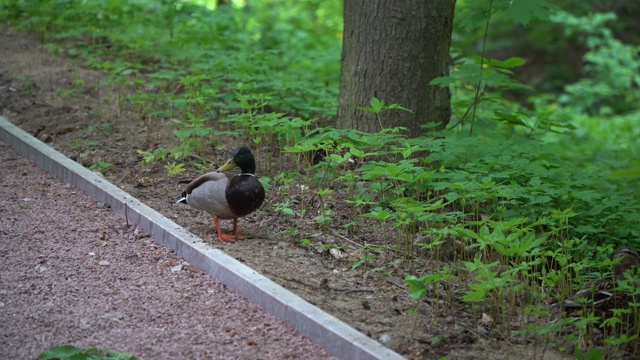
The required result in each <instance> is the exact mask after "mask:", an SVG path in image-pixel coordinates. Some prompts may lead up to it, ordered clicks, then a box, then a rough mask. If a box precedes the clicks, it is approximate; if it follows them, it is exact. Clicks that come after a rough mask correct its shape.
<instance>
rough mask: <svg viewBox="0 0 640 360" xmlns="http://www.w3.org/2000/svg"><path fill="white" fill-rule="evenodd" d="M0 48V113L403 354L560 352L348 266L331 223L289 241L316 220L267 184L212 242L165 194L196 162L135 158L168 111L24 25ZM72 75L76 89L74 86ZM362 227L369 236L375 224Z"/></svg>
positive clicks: (551, 355) (225, 145)
mask: <svg viewBox="0 0 640 360" xmlns="http://www.w3.org/2000/svg"><path fill="white" fill-rule="evenodd" d="M0 52H1V53H2V54H3V56H2V57H1V58H0V115H2V116H5V117H6V118H8V119H9V120H10V121H12V122H13V123H14V124H16V125H17V126H19V127H21V128H22V129H23V130H25V131H27V132H28V133H30V134H32V135H33V136H35V137H37V138H39V139H40V140H42V141H44V142H45V143H47V144H49V146H51V147H53V148H55V149H56V150H58V151H60V152H62V153H63V154H65V155H66V156H68V157H69V158H71V159H73V160H75V161H77V162H79V163H81V164H83V165H85V166H87V167H88V166H90V165H92V164H94V163H96V162H97V161H103V162H106V163H111V164H113V166H112V167H109V168H107V169H105V171H104V175H105V177H106V178H107V179H108V180H109V181H111V182H112V183H114V184H115V185H117V186H118V187H120V188H122V189H123V190H125V191H126V192H128V193H130V194H131V195H132V196H134V197H136V198H138V199H139V200H140V201H142V202H144V203H146V204H147V205H149V206H151V207H152V208H154V209H155V210H157V211H159V212H160V213H162V214H163V215H165V216H167V217H168V218H170V219H172V220H174V221H175V222H177V223H178V224H180V225H182V226H184V227H185V228H187V229H188V230H189V231H191V232H193V233H194V234H196V235H197V236H199V237H201V238H202V239H204V240H205V241H207V242H208V243H210V244H211V246H213V247H215V248H218V249H222V250H224V251H225V252H226V253H227V254H229V255H230V256H232V257H234V258H236V259H237V260H239V261H241V262H243V263H245V264H246V265H248V266H250V267H251V268H253V269H255V270H256V271H258V272H260V273H262V274H263V275H265V276H267V277H269V278H271V279H272V280H273V281H275V282H277V283H279V284H280V285H282V286H283V287H285V288H287V289H289V290H290V291H292V292H294V293H296V294H297V295H299V296H301V297H302V298H304V299H306V300H307V301H309V302H310V303H312V304H314V305H316V306H318V307H320V308H322V309H323V310H325V311H327V312H329V313H331V314H332V315H334V316H336V317H337V318H339V319H341V320H342V321H344V322H346V323H347V324H349V325H350V326H352V327H354V328H355V329H357V330H359V331H361V332H362V333H364V334H366V335H368V336H370V337H371V338H373V339H375V340H377V341H380V342H381V343H383V344H385V345H386V346H388V347H389V348H391V349H393V350H395V351H397V352H398V353H400V354H402V355H403V356H406V357H407V358H410V359H422V358H430V359H435V358H440V357H447V358H449V359H486V358H491V359H513V358H520V359H534V358H535V359H561V358H565V357H564V356H563V355H562V354H559V353H558V352H555V351H553V350H549V349H545V348H544V347H543V346H542V345H540V344H536V345H534V344H516V343H514V341H505V340H496V338H495V337H493V336H490V334H489V332H488V331H486V330H485V329H483V326H482V321H481V319H480V318H477V316H476V314H472V313H471V312H469V311H468V309H467V306H466V305H465V304H463V303H458V302H455V301H447V304H446V306H443V305H442V304H440V305H438V304H433V303H429V302H426V301H417V300H415V299H412V298H410V297H409V296H408V291H407V288H406V286H405V285H404V283H403V268H402V267H401V266H398V265H394V264H390V265H389V266H388V267H387V268H386V269H385V271H380V270H379V269H375V268H371V267H368V266H366V264H365V265H363V266H360V267H357V268H356V269H353V270H352V269H351V266H352V265H353V263H354V262H353V260H350V259H349V258H351V259H353V256H354V254H355V255H357V252H358V251H360V249H359V247H358V246H357V244H353V243H351V242H350V240H349V239H348V238H347V236H344V235H342V234H341V233H339V232H338V231H336V230H325V233H324V235H323V236H324V237H325V241H328V242H333V243H337V244H341V246H340V249H342V250H340V252H339V253H336V252H331V251H329V249H328V248H327V249H324V248H319V247H314V246H304V245H303V244H301V242H300V240H301V239H303V238H311V237H312V235H313V234H316V233H318V232H319V231H320V229H318V228H317V223H316V222H314V221H313V220H311V219H304V218H302V219H300V218H297V219H290V218H289V219H283V218H282V216H280V215H279V214H278V213H276V212H275V211H274V210H273V209H272V207H271V206H269V205H270V204H274V203H278V202H280V201H282V200H283V199H280V198H279V197H281V195H280V194H278V193H277V192H273V191H272V192H270V193H269V194H267V199H266V201H265V204H264V205H263V206H262V209H261V210H260V211H258V212H256V213H254V214H252V215H250V216H248V217H246V218H242V219H240V221H239V229H240V230H239V232H240V233H241V234H243V235H250V236H248V239H246V240H244V241H238V242H236V243H232V244H229V243H227V244H222V243H220V242H219V241H218V240H217V235H216V234H215V231H214V226H213V221H212V220H211V218H210V217H209V216H207V215H206V214H205V213H201V212H198V211H196V210H193V209H190V208H189V207H186V206H184V205H181V204H176V200H177V199H178V198H179V195H180V194H181V192H182V191H183V189H184V187H185V184H184V181H185V180H189V179H192V178H195V177H196V176H197V175H199V173H202V172H204V171H203V170H201V171H196V170H195V169H193V167H191V169H190V170H187V171H186V172H185V173H183V174H180V175H179V176H176V177H169V176H168V175H167V171H166V170H165V169H164V167H163V164H161V163H156V164H154V165H149V166H142V158H141V157H140V155H139V154H138V152H137V151H138V150H150V149H151V150H152V149H155V148H157V147H164V148H171V146H173V145H175V144H176V143H177V138H176V137H175V136H174V135H173V126H172V124H171V122H170V121H168V122H166V123H162V122H155V123H152V124H149V123H147V122H146V121H144V120H143V117H142V116H141V115H140V114H137V113H134V112H128V111H122V110H120V109H118V108H116V106H115V104H113V101H112V99H113V93H112V92H116V91H122V90H121V89H116V88H109V89H105V88H102V87H100V82H101V80H102V79H103V77H104V75H103V74H101V73H99V72H96V71H93V70H90V69H86V68H83V67H81V66H79V65H77V64H75V63H74V62H73V61H72V60H70V59H66V58H63V57H60V56H54V55H52V54H50V53H49V52H47V51H46V50H45V49H44V48H43V46H42V44H41V43H39V42H38V41H37V40H36V39H35V37H34V36H32V35H29V34H25V33H23V32H19V31H14V30H13V29H11V28H6V27H0ZM79 86H80V87H81V89H82V91H77V89H78V87H79ZM71 89H75V90H73V91H71ZM237 141H238V140H237V139H234V138H229V139H220V142H221V145H220V146H218V147H216V148H213V147H211V148H210V149H205V154H204V157H205V158H207V159H211V160H213V161H215V162H217V164H218V165H220V164H221V163H222V162H223V161H226V159H227V158H228V154H229V153H230V151H231V150H232V149H233V148H234V147H235V146H238V145H240V144H238V143H236V142H237ZM259 160H260V158H259V157H258V161H259ZM285 160H286V159H285ZM187 168H189V167H188V166H187ZM209 170H210V169H207V171H209ZM258 175H260V174H258ZM311 201H312V200H311ZM329 201H331V199H329ZM330 207H332V212H333V213H334V214H345V215H343V216H348V215H346V214H349V213H350V211H348V210H347V209H346V204H344V203H343V202H342V201H340V200H339V198H338V197H336V198H334V199H333V201H332V202H331V204H330ZM229 226H230V224H228V222H227V223H226V224H223V227H226V228H227V229H228V228H229ZM291 229H295V231H290V230H291ZM367 236H370V237H371V238H370V239H368V241H369V242H371V243H375V241H376V239H375V237H376V236H378V237H379V236H381V234H376V233H374V232H370V233H368V234H367ZM381 256H384V254H382V255H381ZM431 300H432V301H433V299H431ZM441 303H444V300H442V302H441ZM434 308H435V309H440V310H438V311H434Z"/></svg>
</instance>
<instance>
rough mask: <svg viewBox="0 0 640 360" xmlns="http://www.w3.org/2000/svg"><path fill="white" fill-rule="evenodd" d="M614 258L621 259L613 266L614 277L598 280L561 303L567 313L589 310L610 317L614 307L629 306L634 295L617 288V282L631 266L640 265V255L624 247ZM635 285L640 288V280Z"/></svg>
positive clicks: (622, 278) (596, 314)
mask: <svg viewBox="0 0 640 360" xmlns="http://www.w3.org/2000/svg"><path fill="white" fill-rule="evenodd" d="M613 259H614V260H616V259H617V260H619V262H618V263H617V264H616V265H614V266H613V277H611V278H606V279H600V280H597V281H595V282H593V283H591V284H590V285H589V286H587V287H585V288H584V289H582V290H580V291H578V292H577V293H576V294H575V295H573V296H571V297H569V298H567V299H565V300H564V301H562V302H561V303H560V306H561V307H562V308H564V310H565V312H566V314H567V315H569V316H573V315H578V314H579V313H580V312H587V313H593V314H594V315H595V316H597V317H601V318H609V317H612V316H613V311H612V309H624V308H628V307H629V302H631V301H632V300H633V299H632V296H631V294H629V293H628V292H626V291H622V290H618V289H616V288H617V287H618V284H617V282H618V281H619V280H624V278H625V277H624V273H625V271H627V269H628V268H629V267H630V266H634V265H635V266H638V267H640V256H638V253H637V252H636V251H635V250H633V249H631V248H628V247H623V248H621V249H620V250H618V252H616V253H615V255H614V256H613ZM633 285H635V287H637V288H640V282H638V281H636V282H634V284H633ZM638 300H639V301H640V299H638Z"/></svg>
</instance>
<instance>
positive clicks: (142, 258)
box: [0, 143, 329, 359]
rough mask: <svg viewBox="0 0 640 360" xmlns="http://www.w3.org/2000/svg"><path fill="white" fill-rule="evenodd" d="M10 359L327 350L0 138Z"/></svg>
mask: <svg viewBox="0 0 640 360" xmlns="http://www.w3.org/2000/svg"><path fill="white" fill-rule="evenodd" d="M0 264H1V265H0V319H1V320H0V358H1V359H35V358H36V357H37V355H38V354H39V353H41V352H42V351H44V350H45V349H47V348H48V347H50V346H54V345H61V344H68V343H71V344H74V345H76V346H78V347H81V348H89V347H98V348H101V349H115V350H119V351H124V352H128V353H132V354H135V355H137V356H138V357H139V358H140V359H204V358H207V359H211V358H225V359H228V358H234V359H284V358H296V359H323V358H329V356H328V355H327V354H326V352H324V351H323V350H322V349H320V348H319V347H317V346H315V345H313V344H311V342H310V341H309V340H308V339H306V338H304V337H303V336H302V335H300V334H299V333H297V332H295V330H293V329H292V328H291V327H289V326H287V325H285V324H283V323H282V322H280V321H278V320H277V319H275V318H274V317H273V316H271V315H269V314H267V313H265V312H264V311H262V310H261V309H260V308H259V307H257V306H256V305H254V304H252V303H250V302H249V301H247V300H246V299H244V298H243V297H241V296H240V295H239V294H237V293H236V292H234V291H232V290H230V289H228V288H226V286H224V285H222V284H221V283H219V282H218V281H216V280H214V279H211V278H210V277H208V276H207V275H205V274H204V273H201V272H199V271H197V270H196V269H194V268H193V267H191V266H190V265H189V264H187V263H186V262H184V261H183V260H182V259H181V258H179V257H178V256H176V255H175V254H174V253H173V252H171V251H168V250H166V249H164V248H163V247H161V246H159V245H158V244H156V243H155V242H154V241H153V239H151V238H149V237H145V235H144V234H143V233H141V232H140V231H139V229H136V228H134V227H133V226H127V225H126V223H125V220H124V219H122V218H120V217H118V216H117V215H115V214H112V213H111V212H109V210H108V209H106V208H104V207H102V206H100V205H99V204H98V203H96V202H95V201H93V200H92V199H90V198H88V197H87V196H86V195H84V194H83V193H82V192H81V191H79V190H77V189H75V188H73V187H71V186H69V185H65V184H63V183H61V182H60V181H59V180H58V179H56V178H54V177H53V176H52V175H50V174H48V173H46V172H44V171H43V170H41V169H39V168H37V167H36V166H35V165H34V164H33V163H31V162H29V161H28V160H26V159H24V158H23V157H22V156H20V155H18V154H17V153H15V152H14V151H13V149H11V148H10V147H8V146H7V145H5V144H3V143H0Z"/></svg>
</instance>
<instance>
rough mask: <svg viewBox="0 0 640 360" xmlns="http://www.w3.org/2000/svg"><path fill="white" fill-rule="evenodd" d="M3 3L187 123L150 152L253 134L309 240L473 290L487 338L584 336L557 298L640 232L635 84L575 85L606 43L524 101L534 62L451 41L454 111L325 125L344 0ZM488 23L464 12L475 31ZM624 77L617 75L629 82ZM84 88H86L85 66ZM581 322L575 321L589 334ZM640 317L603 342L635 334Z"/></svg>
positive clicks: (119, 91)
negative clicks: (567, 81)
mask: <svg viewBox="0 0 640 360" xmlns="http://www.w3.org/2000/svg"><path fill="white" fill-rule="evenodd" d="M462 3H463V4H464V3H465V2H462ZM0 4H2V7H3V10H4V13H5V15H4V18H3V20H4V21H5V22H8V23H10V24H12V25H14V26H16V27H17V28H20V29H26V30H30V31H34V32H37V33H38V34H40V35H42V37H43V39H44V40H46V41H47V45H46V46H47V48H48V49H50V50H51V51H53V52H55V53H62V54H66V55H67V56H68V57H70V58H72V59H75V60H76V62H77V64H78V65H79V66H87V67H92V68H96V69H100V70H102V71H104V73H105V74H106V75H107V76H106V80H104V81H103V82H101V83H100V84H98V85H97V86H98V89H97V90H98V91H102V92H107V93H108V96H107V98H108V99H109V101H110V104H111V105H112V106H113V107H115V108H116V111H117V113H120V112H124V111H133V112H135V113H139V114H141V120H140V121H141V122H142V123H143V124H144V126H146V127H153V126H155V124H158V123H163V124H172V126H173V127H174V135H175V139H174V140H176V143H177V145H175V146H170V145H163V146H161V147H155V148H142V149H139V153H140V155H141V159H142V160H141V166H149V165H152V164H155V163H163V164H164V168H165V169H166V171H167V174H168V176H174V175H177V174H180V173H181V172H183V171H185V167H196V168H198V169H200V168H202V167H204V166H206V165H208V164H207V162H206V160H204V159H203V158H202V155H203V154H204V152H205V150H206V149H210V148H211V147H216V146H217V145H219V141H220V138H221V137H225V136H226V137H231V138H234V139H237V141H238V142H243V143H246V144H248V145H249V146H250V147H251V148H252V149H255V150H256V151H255V152H256V157H257V160H258V166H259V169H258V172H259V173H260V175H261V181H263V183H264V184H265V185H267V186H268V188H269V192H271V193H273V194H277V195H278V196H277V197H276V199H277V200H276V201H270V202H269V203H268V205H267V206H269V207H270V210H273V211H274V212H275V213H276V214H278V216H279V219H278V221H282V222H286V223H291V224H296V222H295V221H294V220H305V221H310V222H311V223H313V224H314V225H315V227H314V229H316V230H317V231H315V230H314V234H313V236H314V237H313V239H311V238H310V237H309V234H302V232H300V229H297V228H295V226H294V227H293V228H292V229H290V230H289V235H291V236H294V237H296V236H299V237H300V238H299V239H297V240H296V243H300V244H301V246H303V247H315V248H318V249H325V248H330V247H334V248H339V249H343V250H344V249H347V248H349V247H353V246H354V244H356V245H357V249H356V251H354V252H352V255H350V256H349V257H348V261H350V264H351V269H352V270H353V271H362V272H370V271H371V272H373V271H376V272H383V273H392V271H391V270H390V269H400V271H401V272H403V273H404V279H405V282H406V284H407V286H408V289H409V293H410V295H411V296H412V297H415V298H416V299H420V300H421V301H423V302H426V303H428V304H429V306H431V307H433V308H434V309H435V310H437V312H436V313H437V314H441V315H442V318H444V316H446V315H449V314H452V315H455V314H453V313H452V312H453V311H454V309H455V308H457V307H459V306H458V305H455V304H454V303H455V302H463V303H465V304H466V306H467V307H468V309H470V310H471V311H472V313H473V315H474V318H476V319H481V318H482V319H483V321H482V326H484V327H485V328H486V329H487V330H486V331H488V332H489V334H491V335H492V336H495V337H497V338H500V339H513V338H514V337H517V336H521V337H523V338H530V337H535V338H536V339H546V341H547V342H549V343H553V344H554V345H555V346H557V347H559V348H563V347H567V348H568V347H569V346H570V344H571V343H572V342H575V341H576V339H575V338H574V337H573V336H574V335H573V334H571V335H567V336H565V337H562V338H557V336H555V335H554V336H551V334H557V333H558V331H560V329H561V327H563V325H565V323H563V322H562V321H556V322H552V321H551V320H553V319H555V318H557V314H553V313H552V312H551V310H550V308H549V306H548V305H549V304H550V303H554V302H557V301H558V300H560V299H562V298H564V297H566V296H568V295H570V294H572V293H573V292H574V291H575V290H576V289H577V288H578V287H580V286H582V285H584V284H586V283H587V282H588V281H590V280H591V279H594V278H605V277H607V276H610V269H611V262H610V261H609V260H608V259H610V257H611V255H612V254H613V253H614V252H615V251H616V249H617V248H618V247H619V246H623V245H626V246H632V247H635V248H636V249H640V188H639V187H638V186H637V182H638V178H640V170H639V169H640V162H638V160H637V159H640V142H638V141H637V139H638V135H640V134H639V131H640V130H638V129H639V128H638V126H637V124H638V119H640V113H638V112H637V111H633V109H632V106H631V105H632V104H633V103H634V101H636V99H637V95H638V94H637V93H634V94H628V96H627V98H626V100H624V103H621V104H617V105H620V106H619V107H615V106H613V105H612V103H611V101H612V100H611V99H612V98H611V97H606V99H604V100H606V101H605V102H604V105H603V106H602V107H601V108H600V110H601V111H597V112H592V111H587V110H586V109H591V108H592V105H594V104H597V103H599V102H598V99H599V96H600V95H599V93H598V92H597V91H595V90H594V91H591V92H590V93H589V94H590V97H588V98H587V97H580V95H579V94H580V92H579V90H580V89H583V90H584V89H587V88H589V87H590V86H591V84H592V83H593V81H597V80H598V79H602V78H603V77H606V76H607V73H608V72H607V66H610V65H611V63H610V62H605V61H604V60H603V58H604V57H606V56H609V55H607V54H609V53H604V54H602V53H598V51H599V50H602V48H601V47H594V49H593V51H592V52H591V53H589V54H590V56H591V57H590V58H589V59H591V62H590V63H588V65H587V67H588V68H589V69H590V70H591V74H593V76H592V77H591V78H585V81H584V82H580V83H576V84H573V85H572V86H570V87H567V91H566V93H565V94H564V95H565V96H561V97H558V96H556V95H548V94H535V95H532V96H531V97H530V99H529V102H528V103H527V104H524V105H523V104H518V103H514V102H512V101H509V100H508V99H506V98H505V97H504V96H503V94H504V93H507V92H508V91H511V90H518V91H530V90H531V89H530V88H529V87H528V86H525V85H523V84H521V83H519V82H517V81H515V80H513V79H512V77H511V75H512V74H513V71H514V69H516V68H517V67H519V66H522V65H523V64H524V60H523V59H521V58H517V57H512V58H509V59H505V60H500V59H489V58H486V57H485V56H484V54H480V55H474V56H463V55H461V54H460V53H459V52H458V51H457V50H455V49H454V50H453V51H452V56H453V58H454V64H453V67H452V71H451V75H450V76H448V77H443V78H439V79H436V80H435V81H434V82H433V84H434V85H438V86H448V87H450V88H451V89H452V93H453V98H452V105H453V117H452V121H451V123H450V126H449V127H448V129H447V130H444V131H443V132H440V133H429V134H428V135H425V136H420V137H409V136H407V134H406V132H405V131H404V129H402V128H385V129H383V130H382V131H381V132H379V133H374V134H370V133H362V132H358V131H354V130H346V131H345V130H338V129H336V128H334V127H332V126H327V123H328V120H332V119H334V115H335V114H334V112H335V109H336V107H337V83H338V76H339V51H340V39H339V38H340V31H341V21H337V20H335V19H337V18H339V16H340V2H339V1H309V2H295V1H285V0H282V1H272V2H271V1H264V2H263V1H255V2H254V1H252V2H250V5H249V6H247V7H244V8H234V7H223V8H220V9H217V10H215V11H212V10H209V9H207V8H206V7H203V6H199V5H194V4H193V3H189V2H183V1H168V0H167V1H161V2H151V1H137V2H132V1H125V0H109V1H101V2H82V1H73V0H67V1H61V0H57V1H45V0H42V1H24V0H23V1H17V2H13V1H9V2H8V1H0ZM487 4H492V2H486V3H485V5H487ZM507 5H508V2H504V1H496V6H498V9H497V10H496V9H494V10H495V11H498V10H499V11H513V9H512V8H511V7H509V6H507ZM500 6H502V7H501V8H500ZM541 6H543V7H544V4H542V5H541ZM53 8H55V9H56V11H52V9H53ZM469 11H474V10H473V8H471V10H469ZM478 11H479V13H481V14H484V12H481V11H480V10H478ZM516 11H519V12H518V13H517V14H519V15H520V18H519V19H520V21H523V22H524V20H525V18H526V16H524V15H522V14H524V13H525V12H526V13H527V14H529V17H532V16H533V15H531V14H530V13H529V12H531V13H535V14H538V13H539V12H536V11H540V9H535V8H534V9H533V10H531V9H524V10H523V9H520V10H516ZM544 11H547V10H544ZM460 13H461V14H467V12H464V11H462V12H460ZM489 13H491V11H489ZM476 15H477V14H476ZM468 16H471V15H468ZM480 19H482V16H481V17H480ZM578 20H579V21H582V22H583V23H586V22H588V19H578ZM578 20H576V19H574V18H571V17H568V16H567V15H566V14H565V17H562V16H559V17H556V18H554V21H556V22H557V23H568V22H571V23H572V24H573V25H572V26H569V25H567V28H571V31H587V30H589V29H587V30H585V29H584V28H582V30H581V28H580V27H579V26H577V25H576V21H578ZM474 21H475V22H472V23H469V22H463V25H461V26H466V27H468V28H469V29H471V30H473V29H476V28H479V27H480V25H481V20H478V19H476V20H474ZM589 31H591V30H589ZM586 34H587V35H588V36H592V37H594V36H595V37H598V38H599V39H607V36H608V35H607V33H606V32H605V33H604V35H602V34H600V35H598V34H599V33H598V34H596V35H593V34H594V32H588V33H586ZM589 34H591V35H589ZM587 35H585V36H587ZM588 36H587V37H588ZM454 45H455V42H454ZM614 45H615V46H618V48H620V47H623V48H624V50H625V51H620V52H619V54H621V55H620V57H621V59H620V62H619V63H625V62H630V61H631V62H632V61H633V60H630V59H628V57H627V55H628V53H629V52H628V50H629V49H627V48H625V47H624V45H621V44H614ZM636 62H638V61H637V60H636ZM639 63H640V62H639ZM636 65H637V64H636ZM610 76H614V77H615V76H622V75H619V73H611V74H610ZM587 80H589V81H587ZM609 80H610V81H606V82H603V83H606V84H608V85H607V86H609V87H610V88H611V89H615V90H616V91H618V92H628V91H631V90H633V86H629V84H628V83H626V82H623V81H615V80H620V79H609ZM621 84H622V85H621ZM74 86H76V87H77V88H78V91H82V86H83V84H82V83H81V82H74ZM625 86H627V87H625ZM123 89H125V90H123ZM592 90H593V89H592ZM601 90H602V89H601ZM609 90H610V89H609ZM609 90H607V89H604V90H602V92H603V93H607V94H609V93H610V92H609ZM635 91H636V92H637V90H635ZM61 95H62V94H61ZM358 105H363V104H358ZM105 109H106V107H105ZM392 109H393V110H402V109H403V108H402V106H401V104H385V103H384V101H383V99H376V98H373V99H372V100H371V103H370V104H368V105H367V106H366V107H363V108H362V110H363V111H368V112H371V113H373V114H375V115H376V116H377V117H378V120H380V119H381V117H382V116H387V115H388V114H389V113H390V112H389V110H392ZM612 109H613V110H612ZM105 111H106V110H105ZM107 130H108V129H107ZM194 159H196V160H194ZM109 165H111V164H108V163H104V162H103V163H102V164H101V163H100V162H97V163H96V164H95V167H97V168H108V167H109ZM336 201H339V202H341V203H344V204H346V205H347V206H346V207H339V208H338V209H340V210H339V211H345V212H346V213H338V212H337V210H336V207H334V206H332V204H333V203H335V202H336ZM344 209H346V210H344ZM345 219H346V220H345ZM371 233H375V234H378V236H376V237H375V238H370V237H368V236H367V234H371ZM336 234H338V235H339V236H338V237H337V240H336V237H335V236H334V238H333V239H332V238H331V236H330V235H336ZM340 238H347V239H349V240H350V242H349V243H348V244H345V243H341V242H340ZM636 292H637V290H636ZM639 295H640V294H639ZM582 320H583V322H582V323H580V324H581V325H579V329H580V331H589V326H588V325H589V319H582ZM434 321H436V322H437V321H439V318H438V319H436V320H434ZM591 322H593V321H591ZM637 332H638V330H636V332H635V333H629V334H613V335H612V336H610V337H608V338H607V339H608V341H609V342H610V343H611V344H610V345H620V344H628V343H632V342H633V341H635V340H634V339H636V338H637V336H638V334H637ZM576 336H579V332H578V335H576ZM634 336H635V338H634ZM551 338H553V339H551ZM589 356H596V355H589ZM589 356H587V357H586V358H589Z"/></svg>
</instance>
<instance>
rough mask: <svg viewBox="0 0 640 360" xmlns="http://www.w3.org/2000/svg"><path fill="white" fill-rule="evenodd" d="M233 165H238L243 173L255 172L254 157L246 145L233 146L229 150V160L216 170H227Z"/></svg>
mask: <svg viewBox="0 0 640 360" xmlns="http://www.w3.org/2000/svg"><path fill="white" fill-rule="evenodd" d="M235 167H239V168H240V171H242V172H243V173H245V174H255V173H256V159H255V158H254V157H253V154H252V153H251V150H249V148H248V147H245V146H241V147H238V148H235V149H234V150H233V151H232V152H231V157H230V158H229V160H228V161H227V162H226V163H225V164H224V165H222V166H221V167H220V168H219V169H218V171H227V170H231V169H233V168H235Z"/></svg>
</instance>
